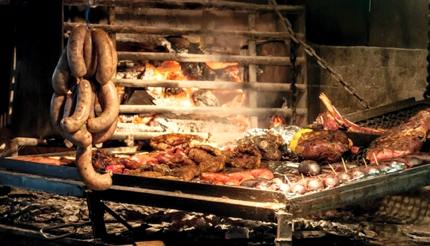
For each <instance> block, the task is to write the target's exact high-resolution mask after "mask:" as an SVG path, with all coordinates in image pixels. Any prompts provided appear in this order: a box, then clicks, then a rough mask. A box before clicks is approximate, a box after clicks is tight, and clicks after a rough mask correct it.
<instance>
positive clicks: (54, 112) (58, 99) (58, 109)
mask: <svg viewBox="0 0 430 246" xmlns="http://www.w3.org/2000/svg"><path fill="white" fill-rule="evenodd" d="M65 100H66V96H64V95H57V94H55V93H53V94H52V97H51V106H50V118H51V125H52V126H53V127H54V129H55V130H56V131H57V132H58V133H60V134H62V129H61V128H60V126H59V123H60V120H61V118H62V114H61V113H62V109H63V105H64V101H65Z"/></svg>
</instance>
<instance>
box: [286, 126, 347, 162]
mask: <svg viewBox="0 0 430 246" xmlns="http://www.w3.org/2000/svg"><path fill="white" fill-rule="evenodd" d="M349 149H350V142H349V139H348V137H347V136H346V134H345V133H344V132H342V131H311V132H305V133H303V134H302V135H301V137H300V138H299V140H298V142H297V146H296V147H295V149H294V152H295V153H296V154H297V155H298V156H299V157H300V158H302V159H307V160H314V161H328V162H334V161H337V160H339V159H340V158H341V156H342V155H343V153H345V152H347V151H348V150H349Z"/></svg>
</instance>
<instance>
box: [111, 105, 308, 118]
mask: <svg viewBox="0 0 430 246" xmlns="http://www.w3.org/2000/svg"><path fill="white" fill-rule="evenodd" d="M119 111H120V113H126V114H127V113H140V114H153V113H161V114H163V113H164V114H166V113H172V114H177V115H201V116H204V115H209V116H217V117H226V116H233V115H238V114H240V115H248V116H267V115H273V114H283V115H286V116H289V115H291V110H290V109H286V108H244V107H233V108H230V107H192V108H184V107H176V106H156V105H120V107H119ZM306 112H307V110H306V109H304V108H298V109H297V114H299V115H303V114H306Z"/></svg>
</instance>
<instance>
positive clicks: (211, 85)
mask: <svg viewBox="0 0 430 246" xmlns="http://www.w3.org/2000/svg"><path fill="white" fill-rule="evenodd" d="M115 84H117V85H120V86H125V87H135V88H145V87H169V88H201V89H219V90H224V89H231V90H234V89H247V90H255V91H290V90H291V85H290V84H289V83H274V82H258V83H238V82H231V81H210V80H142V79H117V80H116V81H115ZM296 86H297V89H299V90H305V89H306V85H304V84H297V85H296Z"/></svg>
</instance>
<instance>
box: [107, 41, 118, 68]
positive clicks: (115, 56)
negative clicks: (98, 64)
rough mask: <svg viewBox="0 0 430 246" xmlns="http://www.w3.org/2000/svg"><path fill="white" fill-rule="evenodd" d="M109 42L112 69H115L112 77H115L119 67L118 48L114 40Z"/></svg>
mask: <svg viewBox="0 0 430 246" xmlns="http://www.w3.org/2000/svg"><path fill="white" fill-rule="evenodd" d="M108 42H109V47H110V49H111V53H112V67H113V75H112V76H115V74H116V69H117V66H118V53H117V52H116V47H115V45H114V44H113V42H112V39H110V38H109V39H108Z"/></svg>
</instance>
